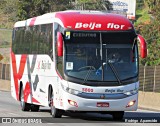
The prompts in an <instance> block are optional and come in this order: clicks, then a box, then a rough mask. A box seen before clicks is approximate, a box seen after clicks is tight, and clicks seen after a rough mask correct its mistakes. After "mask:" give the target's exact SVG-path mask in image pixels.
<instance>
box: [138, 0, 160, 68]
mask: <svg viewBox="0 0 160 126" xmlns="http://www.w3.org/2000/svg"><path fill="white" fill-rule="evenodd" d="M142 8H147V11H148V14H147V13H146V12H145V11H144V10H143V11H139V10H138V11H139V13H145V16H144V15H143V16H141V17H139V19H138V21H137V22H136V23H135V24H136V25H135V26H136V29H137V30H138V32H139V33H140V34H141V35H142V36H143V37H144V38H145V39H146V41H147V44H148V57H147V58H146V59H141V60H140V61H141V64H142V65H149V66H153V65H160V52H159V49H160V26H159V24H160V12H159V10H160V1H159V0H145V1H143V6H142ZM143 17H145V18H143Z"/></svg>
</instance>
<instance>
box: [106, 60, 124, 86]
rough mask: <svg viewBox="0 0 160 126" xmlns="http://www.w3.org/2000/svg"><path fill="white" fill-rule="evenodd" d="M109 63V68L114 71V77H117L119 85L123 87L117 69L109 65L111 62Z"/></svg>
mask: <svg viewBox="0 0 160 126" xmlns="http://www.w3.org/2000/svg"><path fill="white" fill-rule="evenodd" d="M107 63H108V64H109V67H110V68H111V70H112V71H113V73H114V75H115V77H116V79H117V81H118V83H119V85H122V81H121V80H120V77H119V75H118V72H117V70H116V69H115V67H114V66H113V64H112V63H109V62H107Z"/></svg>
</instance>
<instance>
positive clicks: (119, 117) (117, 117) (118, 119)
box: [112, 111, 124, 121]
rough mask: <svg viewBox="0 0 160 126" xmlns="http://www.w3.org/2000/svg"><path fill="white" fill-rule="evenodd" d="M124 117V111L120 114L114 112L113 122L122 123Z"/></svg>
mask: <svg viewBox="0 0 160 126" xmlns="http://www.w3.org/2000/svg"><path fill="white" fill-rule="evenodd" d="M123 116H124V112H123V111H119V112H114V113H113V114H112V117H113V120H115V121H120V120H122V119H123Z"/></svg>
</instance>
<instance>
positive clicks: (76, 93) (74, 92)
mask: <svg viewBox="0 0 160 126" xmlns="http://www.w3.org/2000/svg"><path fill="white" fill-rule="evenodd" d="M61 86H62V89H63V90H64V91H66V92H68V93H70V94H73V95H78V94H79V93H82V92H80V91H77V90H74V89H71V88H69V87H66V86H64V85H63V84H61Z"/></svg>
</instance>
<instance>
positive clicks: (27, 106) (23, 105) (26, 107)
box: [20, 87, 31, 111]
mask: <svg viewBox="0 0 160 126" xmlns="http://www.w3.org/2000/svg"><path fill="white" fill-rule="evenodd" d="M20 104H21V109H22V111H29V110H30V109H31V105H30V104H28V103H26V102H25V101H24V92H23V87H21V90H20Z"/></svg>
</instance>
